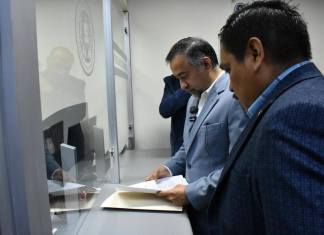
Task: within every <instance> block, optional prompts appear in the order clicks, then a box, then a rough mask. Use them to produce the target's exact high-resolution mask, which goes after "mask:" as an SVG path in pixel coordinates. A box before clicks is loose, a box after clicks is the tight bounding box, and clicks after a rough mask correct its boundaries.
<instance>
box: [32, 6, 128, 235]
mask: <svg viewBox="0 0 324 235" xmlns="http://www.w3.org/2000/svg"><path fill="white" fill-rule="evenodd" d="M107 3H108V4H111V5H112V6H111V11H112V12H111V14H112V15H113V16H112V18H113V19H114V20H113V33H115V32H116V33H115V35H116V36H114V37H113V38H114V40H113V41H114V42H113V49H111V52H112V53H113V60H114V66H112V67H113V72H114V75H115V76H114V77H115V80H116V81H115V93H116V103H115V101H114V100H113V101H110V100H109V98H107V97H109V89H108V88H109V83H108V80H107V79H109V76H108V75H109V73H111V71H107V68H109V66H107V63H108V64H109V63H112V61H106V60H107V59H106V58H109V57H107V55H106V53H107V52H108V53H109V48H108V49H107V46H109V44H107V42H106V41H105V33H107V31H106V30H104V27H106V26H107V25H109V24H105V23H104V21H105V19H106V18H105V17H104V15H103V12H104V4H107ZM122 14H123V13H122V11H121V8H120V7H119V6H118V1H112V3H111V2H110V1H107V2H106V1H101V0H91V1H90V0H56V1H52V0H36V21H37V23H36V24H37V43H38V60H39V80H40V94H41V108H42V126H43V137H44V150H45V158H46V168H47V178H48V188H49V200H50V205H51V218H52V224H53V232H54V231H58V233H62V234H74V233H76V231H77V230H78V228H79V227H80V226H81V225H82V221H83V219H84V218H85V214H86V213H87V212H86V211H88V210H89V209H91V207H92V204H93V202H94V201H95V199H96V196H97V195H98V193H99V192H100V190H99V189H98V188H100V187H101V186H102V185H103V183H107V182H108V183H109V182H112V181H113V182H116V179H114V177H115V175H114V174H115V172H119V164H117V165H116V164H113V163H114V161H113V159H112V157H114V158H118V153H116V154H115V156H112V154H111V149H114V146H111V143H115V142H116V143H120V144H121V148H120V149H122V148H123V146H125V144H126V143H127V133H128V132H127V66H126V64H125V63H126V62H127V57H126V55H125V53H124V52H123V50H124V49H123V42H124V41H123V40H124V39H123V37H124V35H123V32H122V30H123V15H122ZM108 20H109V19H108ZM106 36H107V35H106ZM107 77H108V78H107ZM110 105H112V106H115V105H116V107H115V108H116V110H117V111H116V113H117V114H115V113H109V112H111V111H110V110H114V109H111V108H110V109H109V106H110ZM109 115H117V123H118V125H117V127H118V142H117V140H112V139H111V138H112V137H111V136H114V135H111V129H113V128H114V127H112V128H109V125H112V123H110V122H108V120H109V118H110V116H109ZM117 149H118V147H117ZM114 168H118V169H114ZM118 177H119V175H118ZM117 181H118V179H117ZM71 211H74V213H67V212H71Z"/></svg>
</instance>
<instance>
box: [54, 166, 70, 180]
mask: <svg viewBox="0 0 324 235" xmlns="http://www.w3.org/2000/svg"><path fill="white" fill-rule="evenodd" d="M53 180H59V181H64V182H75V179H73V178H72V177H71V176H70V175H69V174H68V173H67V172H66V171H64V170H62V169H59V170H57V171H56V172H55V173H54V175H53Z"/></svg>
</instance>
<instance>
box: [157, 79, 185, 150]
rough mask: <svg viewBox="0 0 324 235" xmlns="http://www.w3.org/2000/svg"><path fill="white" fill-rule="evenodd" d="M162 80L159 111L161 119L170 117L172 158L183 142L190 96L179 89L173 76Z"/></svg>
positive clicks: (178, 84)
mask: <svg viewBox="0 0 324 235" xmlns="http://www.w3.org/2000/svg"><path fill="white" fill-rule="evenodd" d="M163 80H164V83H165V86H164V93H163V97H162V100H161V103H160V107H159V111H160V114H161V116H162V117H164V118H169V117H171V133H170V144H171V155H172V156H173V155H174V154H175V153H176V152H177V151H178V149H179V148H180V147H181V145H182V142H183V137H182V136H183V127H184V122H185V118H186V106H187V102H188V100H189V98H190V96H191V94H189V93H188V92H186V91H184V90H181V89H180V83H179V81H178V80H177V79H176V78H175V77H174V76H173V75H171V76H167V77H165V78H164V79H163Z"/></svg>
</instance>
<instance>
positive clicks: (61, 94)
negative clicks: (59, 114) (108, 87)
mask: <svg viewBox="0 0 324 235" xmlns="http://www.w3.org/2000/svg"><path fill="white" fill-rule="evenodd" d="M73 63H74V56H73V54H72V53H71V51H70V50H69V49H68V48H65V47H55V48H53V49H52V50H51V52H50V54H49V55H48V57H47V63H46V69H45V70H44V71H43V72H41V73H40V78H39V79H40V90H41V103H42V115H43V119H44V118H46V117H48V116H49V115H51V114H53V113H54V112H56V111H58V110H60V109H62V108H64V107H67V106H70V105H73V104H78V103H82V102H84V101H85V93H84V89H85V82H84V81H83V80H81V79H78V78H76V77H73V76H72V75H70V72H71V69H72V66H73Z"/></svg>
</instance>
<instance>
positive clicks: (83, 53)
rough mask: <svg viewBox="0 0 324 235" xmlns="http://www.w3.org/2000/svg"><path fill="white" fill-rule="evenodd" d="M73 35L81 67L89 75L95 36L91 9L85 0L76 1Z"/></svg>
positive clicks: (93, 59) (93, 56) (93, 58)
mask: <svg viewBox="0 0 324 235" xmlns="http://www.w3.org/2000/svg"><path fill="white" fill-rule="evenodd" d="M75 37H76V44H77V47H78V55H79V60H80V64H81V67H82V69H83V71H84V72H85V73H86V74H87V75H88V76H90V75H91V74H92V71H93V67H94V62H95V37H94V27H93V21H92V16H91V11H90V8H89V5H88V3H87V1H86V0H80V1H78V3H77V7H76V13H75Z"/></svg>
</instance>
